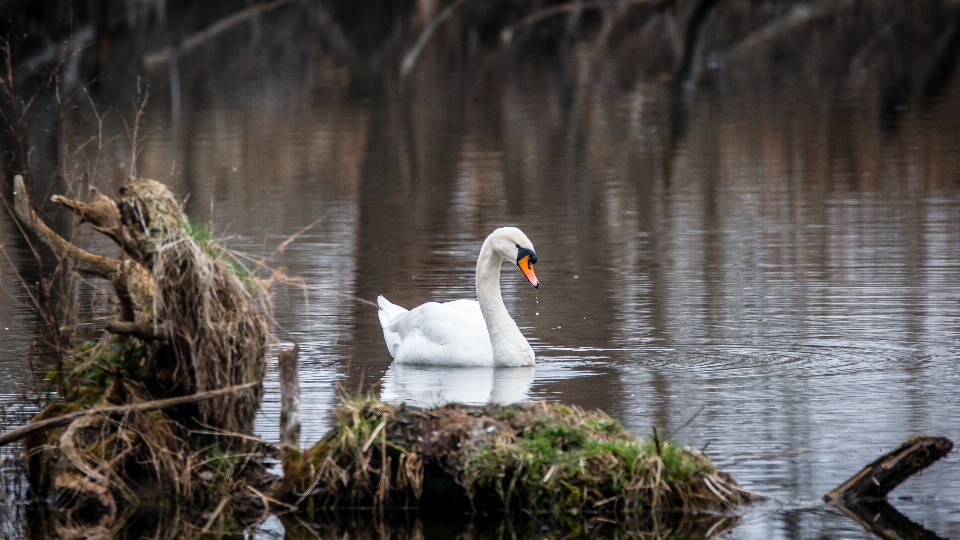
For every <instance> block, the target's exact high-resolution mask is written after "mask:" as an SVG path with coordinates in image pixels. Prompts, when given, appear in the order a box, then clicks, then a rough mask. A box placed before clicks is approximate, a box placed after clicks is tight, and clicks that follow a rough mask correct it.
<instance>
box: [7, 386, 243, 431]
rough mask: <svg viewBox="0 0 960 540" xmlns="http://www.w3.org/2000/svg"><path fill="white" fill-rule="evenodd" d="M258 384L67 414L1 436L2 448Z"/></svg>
mask: <svg viewBox="0 0 960 540" xmlns="http://www.w3.org/2000/svg"><path fill="white" fill-rule="evenodd" d="M258 384H260V382H259V381H258V382H250V383H246V384H240V385H237V386H230V387H227V388H220V389H217V390H210V391H209V392H200V393H198V394H191V395H189V396H180V397H175V398H168V399H157V400H153V401H143V402H140V403H134V404H131V405H119V406H115V407H100V408H95V409H87V410H85V411H77V412H75V413H71V414H65V415H63V416H58V417H56V418H47V419H46V420H40V421H39V422H33V423H31V424H27V425H25V426H20V427H18V428H16V429H12V430H10V431H8V432H6V433H4V434H2V435H0V446H3V445H6V444H10V443H12V442H15V441H18V440H20V439H22V438H24V437H26V436H28V435H32V434H34V433H40V432H42V431H46V430H48V429H53V428H58V427H62V426H65V425H67V424H69V423H70V422H73V421H74V420H76V419H77V418H81V417H83V416H88V415H94V414H125V413H130V412H142V411H152V410H156V409H166V408H169V407H176V406H179V405H186V404H188V403H196V402H198V401H204V400H207V399H212V398H215V397H218V396H222V395H225V394H232V393H234V392H239V391H241V390H247V389H250V388H253V387H254V386H256V385H258Z"/></svg>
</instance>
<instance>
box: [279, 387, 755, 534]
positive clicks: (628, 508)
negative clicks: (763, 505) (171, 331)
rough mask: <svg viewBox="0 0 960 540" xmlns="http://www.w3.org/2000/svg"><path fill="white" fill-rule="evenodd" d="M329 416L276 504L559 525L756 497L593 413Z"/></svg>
mask: <svg viewBox="0 0 960 540" xmlns="http://www.w3.org/2000/svg"><path fill="white" fill-rule="evenodd" d="M335 414H336V419H337V427H336V428H335V429H333V430H332V431H331V432H330V433H329V434H327V436H325V437H324V438H323V439H322V440H321V441H320V442H318V443H317V444H315V445H314V446H313V447H312V448H310V449H309V450H306V451H305V452H303V453H295V454H293V455H288V456H287V457H286V458H285V459H284V472H285V475H284V479H283V480H282V481H281V482H280V483H279V484H278V485H277V486H276V488H277V492H276V494H277V496H279V497H282V498H284V499H286V500H287V501H289V502H292V503H296V504H298V505H299V506H301V507H306V508H308V509H310V508H317V507H320V508H356V507H389V506H394V507H408V506H417V505H421V504H422V505H424V506H427V505H428V504H427V503H426V502H425V501H426V500H429V506H430V507H433V508H436V507H437V505H440V506H447V507H456V506H458V505H461V506H465V505H469V507H470V508H472V509H474V510H483V511H486V510H496V509H500V510H507V511H510V510H523V511H526V512H530V513H541V514H542V513H549V514H554V515H557V516H560V515H581V514H598V515H608V514H620V513H633V512H638V511H653V512H659V511H675V510H680V511H685V512H699V511H715V510H723V509H725V508H729V507H731V506H734V505H737V504H741V503H745V502H748V501H750V500H752V499H753V498H755V495H754V494H753V493H752V492H750V491H748V490H745V489H743V488H741V487H740V486H738V485H737V483H736V482H735V481H734V480H733V479H732V478H731V477H730V476H729V475H728V474H726V473H724V472H722V471H720V470H718V469H717V468H716V466H714V465H713V464H712V463H711V462H710V460H708V459H707V458H706V457H705V456H704V455H703V454H701V453H699V452H696V451H695V450H692V449H690V448H687V447H684V446H681V445H679V444H677V443H675V442H670V441H653V440H642V439H639V438H637V437H636V436H634V435H633V434H631V433H630V432H629V431H627V430H626V429H625V428H624V427H623V426H622V425H621V424H620V423H619V422H617V421H616V420H613V419H612V418H610V417H609V416H607V415H606V414H604V413H603V412H600V411H589V412H588V411H584V410H581V409H579V408H577V407H568V406H565V405H557V404H547V403H543V402H541V403H528V404H523V405H511V406H505V407H504V406H498V405H488V406H485V407H467V406H461V405H448V406H445V407H442V408H438V409H416V408H411V407H406V406H403V405H401V406H392V405H389V404H386V403H383V402H381V401H379V400H378V399H376V398H372V397H352V398H345V399H344V401H343V403H342V404H341V405H340V406H339V407H338V408H337V409H336V411H335ZM308 499H309V500H308ZM304 501H306V506H304V505H303V504H302V503H304Z"/></svg>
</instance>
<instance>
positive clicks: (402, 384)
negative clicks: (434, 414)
mask: <svg viewBox="0 0 960 540" xmlns="http://www.w3.org/2000/svg"><path fill="white" fill-rule="evenodd" d="M533 371H534V368H533V366H529V367H511V368H495V367H489V366H484V367H451V366H419V365H411V364H397V363H393V364H391V365H390V368H389V369H387V372H386V374H384V376H383V384H382V385H381V391H380V399H381V400H382V401H385V402H387V403H393V404H395V405H399V404H400V403H406V404H407V405H412V406H414V407H439V406H440V405H446V404H448V403H462V404H464V405H486V404H488V403H496V404H499V405H508V404H510V403H519V402H521V401H525V400H527V394H528V393H529V391H530V386H531V385H533Z"/></svg>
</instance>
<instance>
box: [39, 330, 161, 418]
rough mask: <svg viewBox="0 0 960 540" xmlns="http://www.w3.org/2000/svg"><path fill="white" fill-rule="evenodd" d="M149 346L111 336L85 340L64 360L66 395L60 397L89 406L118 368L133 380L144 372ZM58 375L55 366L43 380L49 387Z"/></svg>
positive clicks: (54, 386)
mask: <svg viewBox="0 0 960 540" xmlns="http://www.w3.org/2000/svg"><path fill="white" fill-rule="evenodd" d="M148 353H149V349H148V348H147V346H146V345H145V344H144V343H143V342H142V341H140V340H139V339H136V338H133V337H129V336H119V335H113V336H109V337H108V338H104V339H102V340H101V341H96V342H94V341H85V342H83V343H81V344H80V345H78V346H77V347H76V349H75V350H74V355H73V356H72V357H69V358H67V359H66V360H65V361H64V366H63V367H64V369H63V377H64V378H65V379H66V384H64V385H62V386H63V387H64V388H68V389H70V390H71V392H70V395H68V396H60V398H62V399H66V400H68V401H77V402H79V403H77V404H76V405H79V406H82V405H91V404H93V403H94V402H95V401H96V400H97V399H99V397H100V394H101V393H102V391H103V390H104V389H106V388H107V387H108V386H109V385H110V384H111V383H112V382H113V379H114V376H115V373H116V372H117V369H118V368H119V371H120V372H121V373H122V374H123V376H124V377H125V378H127V379H130V380H133V381H137V380H140V378H142V377H143V375H144V364H145V362H146V359H147V355H148ZM58 377H60V374H59V373H58V372H57V370H56V369H55V368H51V370H50V371H49V372H48V373H47V377H46V382H47V384H48V385H49V386H50V387H51V388H56V387H57V386H58V383H59V381H58Z"/></svg>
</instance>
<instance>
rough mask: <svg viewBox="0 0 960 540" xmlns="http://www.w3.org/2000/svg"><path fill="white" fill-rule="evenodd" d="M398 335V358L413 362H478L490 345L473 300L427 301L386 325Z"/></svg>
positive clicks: (490, 351)
mask: <svg viewBox="0 0 960 540" xmlns="http://www.w3.org/2000/svg"><path fill="white" fill-rule="evenodd" d="M390 329H391V330H395V331H396V332H397V333H398V334H399V336H400V347H399V349H398V352H397V355H395V356H394V358H396V359H397V360H398V361H401V362H406V363H414V364H444V365H482V364H485V363H490V362H492V359H493V349H492V347H491V345H490V337H489V335H488V334H487V327H486V325H485V324H484V322H483V314H482V313H481V312H480V305H479V304H478V303H477V302H476V301H475V300H456V301H453V302H445V303H443V304H440V303H437V302H428V303H426V304H423V305H422V306H418V307H416V308H414V309H412V310H411V311H410V312H409V313H408V314H406V315H404V316H402V317H400V318H398V319H397V320H396V321H394V322H393V323H392V324H391V325H390Z"/></svg>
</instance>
